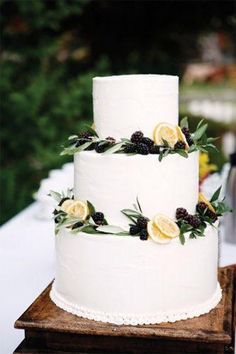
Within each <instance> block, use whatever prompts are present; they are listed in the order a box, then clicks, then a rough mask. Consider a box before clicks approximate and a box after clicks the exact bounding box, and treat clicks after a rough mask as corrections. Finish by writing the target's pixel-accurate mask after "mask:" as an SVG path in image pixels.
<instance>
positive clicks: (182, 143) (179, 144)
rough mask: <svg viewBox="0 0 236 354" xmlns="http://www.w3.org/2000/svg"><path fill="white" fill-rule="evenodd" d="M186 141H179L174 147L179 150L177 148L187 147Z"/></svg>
mask: <svg viewBox="0 0 236 354" xmlns="http://www.w3.org/2000/svg"><path fill="white" fill-rule="evenodd" d="M185 146H186V144H185V142H184V141H180V140H179V141H177V143H176V144H175V146H174V149H175V150H177V149H185Z"/></svg>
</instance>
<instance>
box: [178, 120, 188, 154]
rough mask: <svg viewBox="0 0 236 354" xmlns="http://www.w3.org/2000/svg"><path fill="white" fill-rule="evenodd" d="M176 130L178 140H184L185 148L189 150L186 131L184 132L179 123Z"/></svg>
mask: <svg viewBox="0 0 236 354" xmlns="http://www.w3.org/2000/svg"><path fill="white" fill-rule="evenodd" d="M176 131H177V136H178V140H180V141H183V142H184V143H185V150H188V149H189V145H188V142H187V139H186V137H185V135H184V133H183V132H182V130H181V128H180V127H179V126H178V125H177V127H176Z"/></svg>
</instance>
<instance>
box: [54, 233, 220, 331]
mask: <svg viewBox="0 0 236 354" xmlns="http://www.w3.org/2000/svg"><path fill="white" fill-rule="evenodd" d="M56 255H57V263H56V264H57V266H56V280H55V283H54V286H53V290H52V293H51V297H52V299H53V300H54V301H55V302H56V304H57V305H58V306H60V307H62V308H64V309H66V310H67V311H70V312H72V313H75V314H77V315H79V316H84V317H88V318H91V319H95V320H100V321H105V322H113V323H117V324H122V323H123V324H128V323H130V324H144V323H147V324H148V323H159V322H163V321H170V322H173V321H176V320H180V319H186V318H191V317H194V316H199V315H201V314H203V313H206V312H208V311H209V310H211V309H212V308H213V307H215V306H216V305H217V303H218V302H219V301H220V298H221V291H220V287H219V284H218V282H217V262H218V238H217V229H216V228H214V227H211V226H209V227H208V228H207V230H206V235H205V237H199V238H197V239H193V240H191V239H188V240H187V241H186V244H185V245H184V246H183V245H181V244H180V242H179V239H175V240H173V241H172V242H171V243H170V244H168V245H160V244H156V243H154V242H153V241H152V240H148V241H146V242H141V241H140V240H139V238H138V237H137V238H136V237H127V236H124V237H122V236H112V235H104V236H102V235H100V236H94V235H87V234H83V233H80V234H77V235H72V234H70V233H69V232H68V231H66V230H63V231H61V233H60V234H59V235H58V237H57V238H56Z"/></svg>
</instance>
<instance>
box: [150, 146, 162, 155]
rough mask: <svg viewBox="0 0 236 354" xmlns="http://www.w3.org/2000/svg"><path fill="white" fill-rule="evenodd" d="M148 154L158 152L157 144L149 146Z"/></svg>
mask: <svg viewBox="0 0 236 354" xmlns="http://www.w3.org/2000/svg"><path fill="white" fill-rule="evenodd" d="M149 153H150V154H157V155H158V154H160V147H159V146H158V145H153V146H151V147H150V148H149Z"/></svg>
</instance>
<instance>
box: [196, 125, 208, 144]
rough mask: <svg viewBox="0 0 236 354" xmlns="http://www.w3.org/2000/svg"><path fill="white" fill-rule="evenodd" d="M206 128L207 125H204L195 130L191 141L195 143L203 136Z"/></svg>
mask: <svg viewBox="0 0 236 354" xmlns="http://www.w3.org/2000/svg"><path fill="white" fill-rule="evenodd" d="M207 127H208V124H204V125H202V126H201V127H200V128H199V129H197V131H196V132H195V133H194V135H193V140H194V141H195V142H196V141H198V140H199V139H201V137H202V136H203V134H204V133H205V132H206V130H207Z"/></svg>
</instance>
